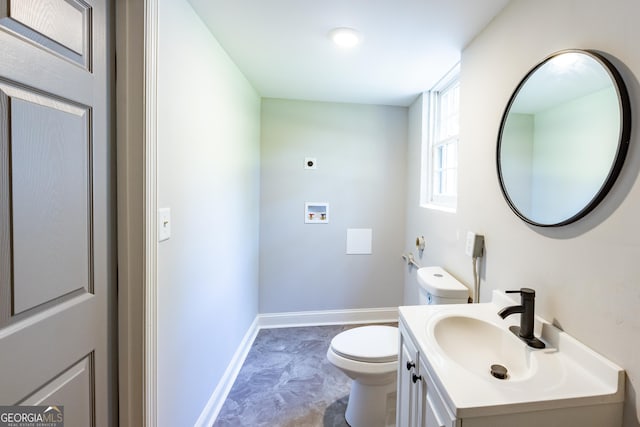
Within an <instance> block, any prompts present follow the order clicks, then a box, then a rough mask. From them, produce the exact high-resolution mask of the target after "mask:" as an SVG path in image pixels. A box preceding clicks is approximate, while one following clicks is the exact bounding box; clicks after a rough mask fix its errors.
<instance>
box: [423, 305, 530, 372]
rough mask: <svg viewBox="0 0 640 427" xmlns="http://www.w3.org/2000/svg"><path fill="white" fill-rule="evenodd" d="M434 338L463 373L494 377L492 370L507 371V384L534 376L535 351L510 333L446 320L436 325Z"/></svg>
mask: <svg viewBox="0 0 640 427" xmlns="http://www.w3.org/2000/svg"><path fill="white" fill-rule="evenodd" d="M433 336H434V338H435V341H436V344H437V345H438V346H439V347H440V348H441V350H442V352H443V353H444V354H445V355H446V356H447V357H449V358H450V359H451V360H452V361H454V362H455V363H457V364H458V365H460V366H461V367H462V368H463V369H466V370H467V371H469V372H471V373H473V374H475V375H480V376H489V375H491V376H493V375H492V374H491V366H494V365H500V366H503V367H505V368H506V370H507V374H506V378H504V379H505V380H513V381H516V380H522V379H525V378H528V377H530V376H531V375H533V374H534V371H535V366H536V364H535V363H532V358H531V351H530V350H529V349H528V348H527V345H526V344H525V343H524V342H522V341H521V340H520V339H518V337H516V336H515V335H514V334H513V333H511V331H509V330H508V329H504V328H500V327H499V326H497V325H494V324H492V323H489V322H485V321H484V320H481V319H477V318H474V317H468V316H457V315H451V316H445V317H443V318H441V319H440V320H438V321H436V322H435V324H434V327H433Z"/></svg>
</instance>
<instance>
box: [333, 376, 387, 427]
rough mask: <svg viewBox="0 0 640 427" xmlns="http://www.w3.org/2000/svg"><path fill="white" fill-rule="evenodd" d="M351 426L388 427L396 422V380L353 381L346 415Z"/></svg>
mask: <svg viewBox="0 0 640 427" xmlns="http://www.w3.org/2000/svg"><path fill="white" fill-rule="evenodd" d="M344 417H345V419H346V420H347V423H349V425H350V426H351V427H387V426H393V425H395V423H396V380H395V379H394V380H393V381H392V382H391V383H388V384H381V385H370V384H362V383H360V382H359V381H358V380H353V381H352V383H351V393H349V403H347V411H346V412H345V415H344Z"/></svg>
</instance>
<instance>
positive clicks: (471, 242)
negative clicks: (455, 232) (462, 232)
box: [464, 231, 484, 258]
mask: <svg viewBox="0 0 640 427" xmlns="http://www.w3.org/2000/svg"><path fill="white" fill-rule="evenodd" d="M464 252H465V253H466V254H467V256H470V257H472V258H480V257H482V254H483V252H484V236H483V235H481V234H476V233H474V232H473V231H469V232H467V241H466V244H465V247H464Z"/></svg>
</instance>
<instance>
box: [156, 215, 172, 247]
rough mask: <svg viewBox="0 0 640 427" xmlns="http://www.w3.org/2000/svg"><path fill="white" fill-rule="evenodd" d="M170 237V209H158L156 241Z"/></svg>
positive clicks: (162, 240)
mask: <svg viewBox="0 0 640 427" xmlns="http://www.w3.org/2000/svg"><path fill="white" fill-rule="evenodd" d="M170 237H171V209H170V208H160V209H158V242H164V241H165V240H168V239H169V238H170Z"/></svg>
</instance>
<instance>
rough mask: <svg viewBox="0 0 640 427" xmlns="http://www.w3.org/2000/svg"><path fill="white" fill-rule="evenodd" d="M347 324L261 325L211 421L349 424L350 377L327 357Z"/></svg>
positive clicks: (222, 426)
mask: <svg viewBox="0 0 640 427" xmlns="http://www.w3.org/2000/svg"><path fill="white" fill-rule="evenodd" d="M354 326H356V325H348V326H342V325H338V326H333V325H332V326H314V327H299V328H280V329H263V330H261V331H260V332H259V333H258V336H257V337H256V339H255V341H254V343H253V345H252V347H251V349H250V350H249V354H248V355H247V359H246V360H245V362H244V364H243V365H242V368H241V370H240V373H239V374H238V377H237V378H236V381H235V383H234V384H233V387H232V388H231V392H230V393H229V396H228V397H227V400H226V401H225V403H224V405H223V407H222V409H221V411H220V414H219V415H218V418H217V420H216V422H215V423H214V427H239V426H250V427H259V426H265V427H274V426H277V427H316V426H323V427H338V426H347V425H348V424H347V423H346V421H345V419H344V411H345V410H346V407H347V401H348V398H349V387H350V383H351V380H350V379H349V378H348V377H347V376H346V375H345V374H343V373H342V372H341V371H340V370H339V369H337V368H335V367H334V366H333V365H331V364H330V363H329V361H328V360H327V357H326V353H327V349H328V348H329V344H330V342H331V339H332V338H333V337H334V336H335V335H337V334H338V333H340V332H342V331H344V330H346V329H349V328H352V327H354Z"/></svg>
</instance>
